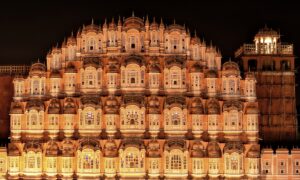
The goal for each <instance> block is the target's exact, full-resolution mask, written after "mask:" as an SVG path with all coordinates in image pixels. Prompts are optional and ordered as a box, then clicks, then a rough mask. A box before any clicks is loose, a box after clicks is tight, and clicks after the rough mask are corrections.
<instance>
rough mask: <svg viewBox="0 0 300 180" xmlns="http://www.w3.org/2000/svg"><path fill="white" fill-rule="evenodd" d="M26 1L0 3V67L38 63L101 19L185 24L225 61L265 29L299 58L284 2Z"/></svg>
mask: <svg viewBox="0 0 300 180" xmlns="http://www.w3.org/2000/svg"><path fill="white" fill-rule="evenodd" d="M107 1H109V2H110V3H108V2H106V3H103V2H105V1H100V0H98V1H67V0H65V1H63V2H60V1H54V0H52V1H45V2H44V1H40V2H39V1H36V2H34V1H32V3H29V2H30V1H26V2H22V3H1V6H0V27H1V28H0V61H1V64H28V63H29V64H30V63H31V62H34V61H36V59H37V58H40V59H41V60H44V58H45V55H46V53H47V52H48V51H49V49H50V47H52V46H54V45H56V43H57V42H59V44H60V43H61V42H62V40H63V39H64V37H67V36H69V35H70V34H71V31H74V32H76V31H77V29H78V28H79V27H80V26H82V24H89V23H90V22H91V19H92V18H94V20H95V23H97V24H99V23H103V21H104V19H105V18H106V17H107V18H108V20H109V21H110V20H111V18H112V17H115V18H118V16H119V15H120V16H125V17H127V16H130V15H131V12H132V10H134V11H135V14H136V16H141V17H142V16H146V15H147V14H148V15H149V17H150V20H151V19H152V18H151V17H153V16H155V17H156V18H157V19H158V20H159V19H160V17H163V19H164V22H168V23H172V22H173V19H174V18H175V19H176V23H179V24H183V23H185V24H186V26H187V27H189V28H190V31H191V32H194V30H195V29H196V30H197V34H198V35H199V36H200V37H204V38H205V40H206V42H208V43H209V42H210V41H212V42H213V44H214V45H216V46H217V47H218V48H220V50H221V52H222V55H223V57H225V59H228V57H229V56H231V57H232V56H233V53H234V51H235V50H236V49H237V48H238V47H239V46H240V45H241V44H242V43H244V42H252V40H253V36H254V35H255V33H256V32H257V31H258V30H259V28H262V27H264V26H265V24H266V25H268V27H271V28H273V29H275V30H279V29H280V31H281V34H282V35H283V37H282V39H283V41H287V42H292V43H294V44H295V49H296V55H299V54H300V51H299V50H297V49H299V48H298V47H299V46H300V24H299V23H300V22H299V18H300V10H299V8H298V7H299V6H297V5H296V3H293V2H291V1H290V2H289V1H286V0H285V1H276V2H275V1H262V0H251V1H250V0H244V1H238V0H236V1H230V0H226V1H211V0H209V1H208V0H207V1H202V0H201V1H197V2H196V1H195V0H194V1H192V0H184V1H178V0H173V1H164V0H160V1H148V2H147V1H142V2H141V1H135V0H127V1H126V0H123V1H119V2H117V1H115V2H113V1H111V0H107Z"/></svg>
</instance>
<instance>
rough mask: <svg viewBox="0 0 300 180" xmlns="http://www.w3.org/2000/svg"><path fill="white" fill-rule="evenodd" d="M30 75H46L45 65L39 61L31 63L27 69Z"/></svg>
mask: <svg viewBox="0 0 300 180" xmlns="http://www.w3.org/2000/svg"><path fill="white" fill-rule="evenodd" d="M29 75H30V76H39V77H42V76H45V75H46V66H45V65H44V64H42V63H40V62H37V63H34V64H32V65H31V67H30V70H29Z"/></svg>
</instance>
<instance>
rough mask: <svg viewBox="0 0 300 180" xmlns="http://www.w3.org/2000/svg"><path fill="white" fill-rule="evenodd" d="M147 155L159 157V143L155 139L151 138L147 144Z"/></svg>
mask: <svg viewBox="0 0 300 180" xmlns="http://www.w3.org/2000/svg"><path fill="white" fill-rule="evenodd" d="M147 155H148V157H160V156H161V153H160V145H159V142H158V141H157V140H151V141H150V142H149V144H148V146H147Z"/></svg>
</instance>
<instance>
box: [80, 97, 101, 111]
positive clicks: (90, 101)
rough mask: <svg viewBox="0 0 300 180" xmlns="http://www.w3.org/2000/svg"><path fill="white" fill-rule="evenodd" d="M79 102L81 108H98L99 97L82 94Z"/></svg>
mask: <svg viewBox="0 0 300 180" xmlns="http://www.w3.org/2000/svg"><path fill="white" fill-rule="evenodd" d="M80 102H81V105H82V106H83V108H85V107H94V108H99V107H100V106H101V104H100V100H99V98H98V97H95V96H83V97H81V99H80Z"/></svg>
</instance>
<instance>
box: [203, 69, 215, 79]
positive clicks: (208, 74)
mask: <svg viewBox="0 0 300 180" xmlns="http://www.w3.org/2000/svg"><path fill="white" fill-rule="evenodd" d="M205 78H218V72H217V71H215V70H208V71H206V72H205Z"/></svg>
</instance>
